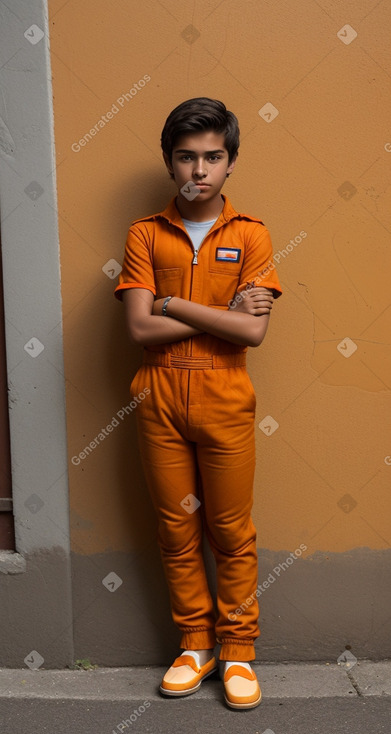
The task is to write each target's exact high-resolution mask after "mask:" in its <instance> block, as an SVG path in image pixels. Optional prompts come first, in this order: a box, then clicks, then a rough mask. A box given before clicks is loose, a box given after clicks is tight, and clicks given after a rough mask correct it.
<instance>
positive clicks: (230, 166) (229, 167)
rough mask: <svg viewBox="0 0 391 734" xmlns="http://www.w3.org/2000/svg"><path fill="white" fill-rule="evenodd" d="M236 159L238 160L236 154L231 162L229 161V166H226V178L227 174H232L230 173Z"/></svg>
mask: <svg viewBox="0 0 391 734" xmlns="http://www.w3.org/2000/svg"><path fill="white" fill-rule="evenodd" d="M237 158H238V154H237V153H236V155H235V156H234V157H233V158H232V161H231V163H230V164H229V166H228V168H227V175H228V176H229V174H230V173H232V171H233V170H234V168H235V163H236V161H237Z"/></svg>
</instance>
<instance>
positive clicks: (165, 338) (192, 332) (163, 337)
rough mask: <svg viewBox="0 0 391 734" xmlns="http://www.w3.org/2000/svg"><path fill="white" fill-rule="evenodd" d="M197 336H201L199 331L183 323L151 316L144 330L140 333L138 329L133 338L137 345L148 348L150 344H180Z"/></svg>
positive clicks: (143, 326)
mask: <svg viewBox="0 0 391 734" xmlns="http://www.w3.org/2000/svg"><path fill="white" fill-rule="evenodd" d="M197 334H201V331H200V330H199V329H197V328H195V327H193V326H190V325H189V324H185V323H184V322H183V321H179V320H177V319H169V318H167V316H152V315H151V316H148V317H147V318H146V319H145V320H144V321H143V324H142V328H140V330H139V331H138V330H137V329H136V330H135V333H133V334H132V335H131V337H132V339H133V340H134V341H136V343H138V344H140V345H142V346H147V345H148V344H168V343H170V342H178V341H182V339H189V338H190V337H192V336H196V335H197ZM135 336H136V339H135V338H134V337H135Z"/></svg>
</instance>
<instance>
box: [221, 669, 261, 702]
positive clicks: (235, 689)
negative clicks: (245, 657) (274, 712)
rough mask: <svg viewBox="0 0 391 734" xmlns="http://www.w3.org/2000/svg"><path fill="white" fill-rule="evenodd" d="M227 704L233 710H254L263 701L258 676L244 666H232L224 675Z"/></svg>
mask: <svg viewBox="0 0 391 734" xmlns="http://www.w3.org/2000/svg"><path fill="white" fill-rule="evenodd" d="M223 682H224V693H225V695H224V698H225V702H226V703H227V704H228V706H230V707H231V708H233V709H252V708H255V706H258V705H259V704H260V703H261V700H262V693H261V689H260V687H259V683H258V680H257V676H256V675H255V673H254V671H253V670H252V669H251V671H250V670H248V669H247V668H244V667H243V665H230V667H229V668H228V670H227V671H226V672H225V674H224V678H223Z"/></svg>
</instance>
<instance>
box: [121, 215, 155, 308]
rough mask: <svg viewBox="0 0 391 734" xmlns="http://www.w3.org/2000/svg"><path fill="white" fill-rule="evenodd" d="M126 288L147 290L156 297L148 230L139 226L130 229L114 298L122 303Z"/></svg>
mask: <svg viewBox="0 0 391 734" xmlns="http://www.w3.org/2000/svg"><path fill="white" fill-rule="evenodd" d="M125 288H146V289H147V290H149V291H152V293H153V294H154V296H156V286H155V277H154V272H153V266H152V260H151V252H150V248H149V243H148V236H147V232H146V230H144V231H142V230H141V228H140V227H138V226H137V225H132V226H131V227H130V228H129V231H128V236H127V239H126V245H125V255H124V260H123V264H122V270H121V272H120V274H119V276H118V285H117V287H116V288H115V290H114V296H115V297H116V298H118V299H119V300H120V301H122V293H123V291H124V290H125Z"/></svg>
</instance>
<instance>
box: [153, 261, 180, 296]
mask: <svg viewBox="0 0 391 734" xmlns="http://www.w3.org/2000/svg"><path fill="white" fill-rule="evenodd" d="M154 275H155V286H156V298H165V297H166V296H179V297H180V295H181V291H182V278H183V268H161V269H158V270H155V272H154Z"/></svg>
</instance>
